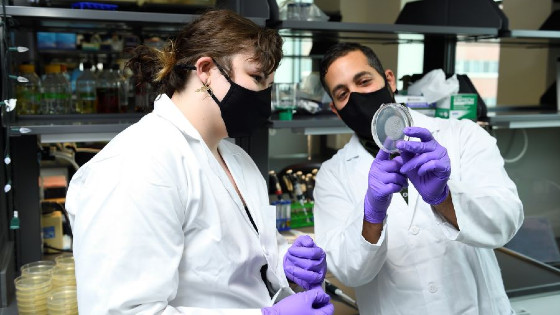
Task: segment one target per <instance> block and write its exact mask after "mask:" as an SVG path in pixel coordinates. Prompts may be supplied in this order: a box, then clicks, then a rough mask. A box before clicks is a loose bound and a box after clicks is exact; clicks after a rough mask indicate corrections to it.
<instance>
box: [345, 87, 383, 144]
mask: <svg viewBox="0 0 560 315" xmlns="http://www.w3.org/2000/svg"><path fill="white" fill-rule="evenodd" d="M388 103H394V98H393V95H391V93H390V92H389V88H388V86H387V85H385V86H384V87H383V88H381V89H379V90H377V91H375V92H370V93H358V92H352V93H350V97H349V98H348V103H346V106H344V108H343V109H341V110H337V111H338V114H339V115H340V118H342V120H343V121H344V123H346V125H347V126H348V127H350V129H352V130H354V132H355V133H356V134H357V135H358V136H359V137H361V138H363V139H366V140H372V141H373V136H372V135H371V120H372V119H373V115H374V114H375V112H376V111H377V110H378V109H379V107H381V104H388Z"/></svg>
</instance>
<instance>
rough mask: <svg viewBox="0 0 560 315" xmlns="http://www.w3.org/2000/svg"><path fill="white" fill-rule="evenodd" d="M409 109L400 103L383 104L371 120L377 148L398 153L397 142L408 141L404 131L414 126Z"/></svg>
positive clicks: (372, 133)
mask: <svg viewBox="0 0 560 315" xmlns="http://www.w3.org/2000/svg"><path fill="white" fill-rule="evenodd" d="M412 123H413V122H412V117H411V116H410V112H409V111H408V108H407V107H406V106H404V105H401V104H398V103H389V104H382V105H381V107H379V109H378V110H377V111H376V112H375V114H374V115H373V119H372V120H371V135H372V136H373V140H374V141H375V143H376V144H377V146H378V147H379V148H380V149H381V150H383V151H385V152H388V153H397V152H399V149H397V141H399V140H408V136H407V135H405V134H404V132H403V130H404V128H406V127H410V126H412Z"/></svg>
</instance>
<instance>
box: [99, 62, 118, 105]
mask: <svg viewBox="0 0 560 315" xmlns="http://www.w3.org/2000/svg"><path fill="white" fill-rule="evenodd" d="M96 91H97V112H98V113H118V112H119V83H118V81H117V80H116V78H115V76H114V75H113V73H112V72H111V70H110V69H109V67H108V66H107V67H105V65H104V67H103V71H101V73H99V75H98V77H97V88H96Z"/></svg>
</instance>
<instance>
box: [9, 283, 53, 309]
mask: <svg viewBox="0 0 560 315" xmlns="http://www.w3.org/2000/svg"><path fill="white" fill-rule="evenodd" d="M14 282H15V286H16V300H17V306H18V312H19V314H20V315H28V314H29V315H31V314H34V315H48V312H47V299H48V297H49V294H50V293H51V288H52V283H51V277H50V276H49V275H30V274H24V275H22V276H19V277H17V278H16V279H15V280H14Z"/></svg>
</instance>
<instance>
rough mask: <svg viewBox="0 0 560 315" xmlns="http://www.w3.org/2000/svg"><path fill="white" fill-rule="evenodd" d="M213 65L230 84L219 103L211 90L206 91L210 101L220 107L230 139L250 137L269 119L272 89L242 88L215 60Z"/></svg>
mask: <svg viewBox="0 0 560 315" xmlns="http://www.w3.org/2000/svg"><path fill="white" fill-rule="evenodd" d="M214 63H215V64H216V66H217V67H218V69H219V70H220V72H221V73H222V75H223V76H224V77H225V78H226V79H227V80H228V82H229V83H230V84H231V86H230V88H229V90H228V92H227V93H226V95H225V96H224V98H223V99H222V100H221V101H220V100H218V98H217V97H216V96H215V95H214V93H213V92H212V90H210V89H208V90H207V91H208V93H209V94H210V96H211V97H212V99H214V101H215V102H216V103H217V104H218V106H220V111H221V112H222V119H223V120H224V123H225V124H226V130H227V133H228V136H229V137H230V138H238V137H247V136H250V135H251V134H253V133H254V132H255V131H256V130H257V129H258V128H259V127H262V126H264V125H265V124H266V122H267V121H268V118H269V117H270V114H271V108H270V103H271V90H272V87H269V88H267V89H264V90H261V91H253V90H249V89H247V88H244V87H242V86H241V85H239V84H237V83H235V82H233V80H232V79H231V78H230V77H229V75H227V74H226V72H225V71H224V69H223V68H222V67H221V66H220V65H218V63H216V61H215V60H214Z"/></svg>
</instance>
